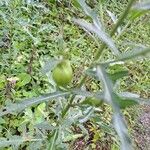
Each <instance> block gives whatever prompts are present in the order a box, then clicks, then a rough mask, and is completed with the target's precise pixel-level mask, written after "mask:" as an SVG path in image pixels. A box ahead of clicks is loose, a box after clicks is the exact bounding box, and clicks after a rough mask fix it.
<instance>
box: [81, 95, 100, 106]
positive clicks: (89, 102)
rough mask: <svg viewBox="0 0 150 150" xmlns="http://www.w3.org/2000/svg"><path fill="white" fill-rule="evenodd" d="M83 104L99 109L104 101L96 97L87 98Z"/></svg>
mask: <svg viewBox="0 0 150 150" xmlns="http://www.w3.org/2000/svg"><path fill="white" fill-rule="evenodd" d="M81 104H83V105H91V106H94V107H99V106H100V105H101V104H102V100H101V99H97V98H94V97H87V98H85V100H84V101H82V102H81Z"/></svg>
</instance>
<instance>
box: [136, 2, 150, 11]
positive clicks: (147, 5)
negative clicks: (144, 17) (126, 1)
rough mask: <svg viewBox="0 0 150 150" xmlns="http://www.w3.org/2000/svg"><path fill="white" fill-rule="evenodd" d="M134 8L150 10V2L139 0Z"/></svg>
mask: <svg viewBox="0 0 150 150" xmlns="http://www.w3.org/2000/svg"><path fill="white" fill-rule="evenodd" d="M133 8H134V9H138V10H150V2H149V1H146V0H145V1H144V2H139V3H137V4H135V5H134V7H133Z"/></svg>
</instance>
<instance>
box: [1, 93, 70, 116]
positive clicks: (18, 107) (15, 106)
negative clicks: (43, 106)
mask: <svg viewBox="0 0 150 150" xmlns="http://www.w3.org/2000/svg"><path fill="white" fill-rule="evenodd" d="M69 94H70V92H60V91H57V92H54V93H49V94H45V95H43V96H40V97H35V98H29V99H25V100H23V101H21V102H20V103H12V104H9V106H6V107H4V108H2V109H0V116H4V115H6V114H10V113H14V112H20V111H22V110H24V109H25V108H27V107H30V106H33V105H37V104H40V103H42V102H46V101H50V100H52V99H54V98H57V97H63V96H66V95H69Z"/></svg>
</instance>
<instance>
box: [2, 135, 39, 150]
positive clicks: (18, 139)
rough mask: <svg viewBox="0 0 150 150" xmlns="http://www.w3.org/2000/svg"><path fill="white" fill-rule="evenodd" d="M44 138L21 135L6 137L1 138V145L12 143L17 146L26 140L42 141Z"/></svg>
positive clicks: (6, 145)
mask: <svg viewBox="0 0 150 150" xmlns="http://www.w3.org/2000/svg"><path fill="white" fill-rule="evenodd" d="M41 140H42V139H36V138H29V139H26V138H23V137H21V136H17V137H12V138H10V139H6V138H0V147H9V146H11V145H15V146H19V145H20V144H22V143H23V142H26V141H34V142H35V141H41Z"/></svg>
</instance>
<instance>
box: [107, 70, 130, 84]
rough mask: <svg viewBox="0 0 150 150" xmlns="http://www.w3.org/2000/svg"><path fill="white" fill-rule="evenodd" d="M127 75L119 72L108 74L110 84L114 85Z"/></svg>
mask: <svg viewBox="0 0 150 150" xmlns="http://www.w3.org/2000/svg"><path fill="white" fill-rule="evenodd" d="M127 75H128V71H119V72H116V73H113V74H108V76H109V77H110V78H111V80H112V82H113V83H115V82H116V81H117V80H118V79H120V78H123V77H125V76H127Z"/></svg>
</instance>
